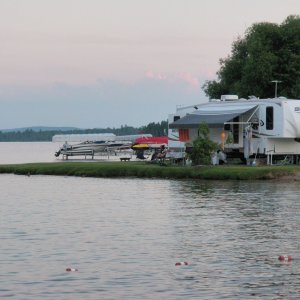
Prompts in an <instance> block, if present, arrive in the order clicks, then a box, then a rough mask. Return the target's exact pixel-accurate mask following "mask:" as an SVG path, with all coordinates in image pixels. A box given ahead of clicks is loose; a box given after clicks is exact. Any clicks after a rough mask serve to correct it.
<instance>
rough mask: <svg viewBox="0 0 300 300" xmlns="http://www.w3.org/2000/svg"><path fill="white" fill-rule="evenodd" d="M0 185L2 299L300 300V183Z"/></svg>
mask: <svg viewBox="0 0 300 300" xmlns="http://www.w3.org/2000/svg"><path fill="white" fill-rule="evenodd" d="M6 144H7V143H6ZM25 144H27V145H25ZM34 144H35V143H24V145H23V146H22V149H31V152H30V153H32V155H33V156H34V153H35V151H36V150H35V149H39V151H40V149H41V148H39V147H37V145H38V144H39V143H38V144H35V145H34ZM3 145H4V144H3ZM44 145H45V144H44ZM0 147H1V144H0ZM49 148H51V146H50V147H48V148H47V147H46V146H45V149H44V150H45V151H48V150H49V153H50V156H51V159H53V157H52V155H53V153H52V152H53V151H52V150H51V149H49ZM3 149H11V145H9V146H8V145H7V147H6V148H5V147H2V148H1V151H0V153H1V159H2V160H3V156H4V155H5V156H6V158H7V160H8V161H10V162H11V163H13V162H18V161H14V157H18V155H16V153H14V155H12V153H9V152H7V153H5V150H3ZM46 149H48V150H46ZM50 150H51V151H50ZM54 150H55V149H54ZM39 155H40V157H45V158H46V157H47V155H46V153H44V154H43V155H42V156H41V153H40V154H39ZM37 156H38V155H37V154H36V155H35V156H34V158H32V160H33V161H36V158H37ZM27 159H28V156H27ZM51 159H49V161H51ZM19 160H21V159H20V158H19ZM38 161H41V160H38ZM24 162H25V161H24ZM2 163H3V162H2ZM0 190H1V196H0V208H1V210H0V228H1V231H0V241H1V244H0V298H1V297H3V298H9V297H10V298H12V299H299V295H300V272H299V267H300V260H299V259H300V254H299V249H300V242H299V233H300V232H299V229H300V221H299V220H300V202H299V198H300V197H299V196H300V191H299V183H297V182H290V183H288V182H284V183H280V182H271V181H259V182H243V181H226V182H220V181H192V180H185V181H182V180H156V179H109V178H107V179H105V178H104V179H103V178H102V179H99V178H75V177H54V176H30V177H27V176H17V175H0ZM281 254H283V255H291V256H292V257H293V258H295V259H294V260H292V261H291V262H290V263H281V262H279V261H278V259H277V258H278V256H279V255H281ZM181 261H187V262H188V263H189V265H187V266H179V267H178V266H175V263H176V262H181ZM68 267H70V268H77V269H78V271H77V272H66V268H68Z"/></svg>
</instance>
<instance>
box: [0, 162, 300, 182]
mask: <svg viewBox="0 0 300 300" xmlns="http://www.w3.org/2000/svg"><path fill="white" fill-rule="evenodd" d="M295 172H300V167H299V166H281V167H279V166H273V167H272V166H263V167H249V166H198V167H185V166H160V165H157V164H147V163H144V162H140V163H139V162H92V163H86V162H59V163H30V164H18V165H0V173H14V174H20V175H64V176H83V177H139V178H180V179H182V178H191V179H210V180H229V179H230V180H257V179H274V178H275V179H276V178H281V177H282V176H287V175H290V176H291V175H293V174H294V173H295Z"/></svg>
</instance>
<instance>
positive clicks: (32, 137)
mask: <svg viewBox="0 0 300 300" xmlns="http://www.w3.org/2000/svg"><path fill="white" fill-rule="evenodd" d="M167 128H168V122H167V121H162V122H160V123H154V122H152V123H149V124H148V125H145V126H142V127H138V128H136V127H132V126H127V125H122V126H121V127H120V128H110V127H107V128H94V129H78V130H69V131H65V130H64V131H62V130H49V131H42V130H39V131H36V130H32V129H27V130H25V131H13V132H2V131H0V142H38V141H52V137H53V136H54V135H56V134H88V133H114V134H115V135H132V134H140V133H145V134H146V133H148V134H152V135H153V136H165V135H167Z"/></svg>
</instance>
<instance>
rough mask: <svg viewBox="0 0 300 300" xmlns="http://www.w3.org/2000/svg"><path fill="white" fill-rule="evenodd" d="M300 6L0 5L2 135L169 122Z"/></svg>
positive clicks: (18, 0) (289, 2) (159, 0)
mask: <svg viewBox="0 0 300 300" xmlns="http://www.w3.org/2000/svg"><path fill="white" fill-rule="evenodd" d="M299 13H300V1H299V0H284V1H282V0H251V1H249V0H151V1H150V0H106V1H104V0H0V41H1V47H0V129H7V128H18V127H27V126H74V127H79V128H106V127H120V126H121V125H123V126H124V125H128V126H135V127H139V126H143V125H147V124H148V123H150V122H160V121H162V120H166V119H167V117H168V114H170V113H173V112H174V111H175V110H176V106H178V105H192V104H197V103H202V102H205V101H207V100H208V99H207V97H206V96H205V94H204V92H203V90H202V85H203V84H204V83H205V81H206V80H213V79H216V78H217V77H216V72H217V71H218V69H219V59H220V58H225V57H227V56H228V55H230V51H231V46H232V43H233V41H235V40H236V39H237V38H238V37H243V36H244V34H245V31H246V30H247V28H249V27H250V26H251V25H252V24H254V23H257V22H273V23H277V24H280V23H282V22H283V21H284V20H285V19H286V18H287V17H288V16H289V15H295V14H299Z"/></svg>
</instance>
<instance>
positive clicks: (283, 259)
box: [278, 255, 292, 261]
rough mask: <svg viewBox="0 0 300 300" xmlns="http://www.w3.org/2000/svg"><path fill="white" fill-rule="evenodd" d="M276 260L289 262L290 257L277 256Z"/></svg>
mask: <svg viewBox="0 0 300 300" xmlns="http://www.w3.org/2000/svg"><path fill="white" fill-rule="evenodd" d="M278 260H280V261H291V260H292V256H291V255H279V256H278Z"/></svg>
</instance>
